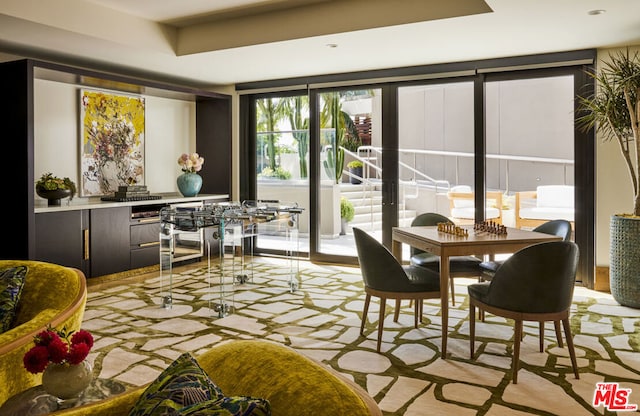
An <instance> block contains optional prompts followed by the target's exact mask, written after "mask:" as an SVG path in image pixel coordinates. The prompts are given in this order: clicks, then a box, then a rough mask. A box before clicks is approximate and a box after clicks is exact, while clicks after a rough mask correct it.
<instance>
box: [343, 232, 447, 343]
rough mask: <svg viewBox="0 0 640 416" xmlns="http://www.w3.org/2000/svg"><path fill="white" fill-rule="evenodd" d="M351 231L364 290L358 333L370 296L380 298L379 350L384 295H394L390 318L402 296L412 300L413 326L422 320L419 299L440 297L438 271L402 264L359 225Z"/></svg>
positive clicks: (363, 322) (365, 317)
mask: <svg viewBox="0 0 640 416" xmlns="http://www.w3.org/2000/svg"><path fill="white" fill-rule="evenodd" d="M353 235H354V237H355V241H356V249H357V251H358V261H359V263H360V270H361V272H362V279H363V281H364V291H365V294H366V297H365V301H364V311H363V312H362V323H361V325H360V335H364V325H365V321H366V319H367V312H368V311H369V303H370V302H371V297H372V296H375V297H378V298H380V312H379V316H378V343H377V347H376V350H377V351H378V352H380V345H381V343H382V331H383V327H384V317H385V309H386V301H387V299H395V300H396V302H397V303H396V310H395V319H394V320H396V321H397V318H398V313H399V308H398V307H397V305H398V302H399V301H400V300H403V299H409V300H412V301H415V302H414V306H415V310H414V325H415V327H416V328H417V327H418V322H419V321H422V304H423V302H422V301H423V300H424V299H435V298H439V297H440V275H439V273H436V272H433V271H431V270H429V269H426V268H423V267H415V266H410V265H409V266H402V265H401V264H400V263H399V262H398V260H397V259H396V258H395V257H394V256H393V254H391V252H390V251H389V250H388V249H387V248H386V247H385V246H383V245H382V244H381V243H380V242H378V240H376V239H375V238H373V237H372V236H370V235H369V234H367V233H366V232H365V231H362V230H361V229H359V228H353Z"/></svg>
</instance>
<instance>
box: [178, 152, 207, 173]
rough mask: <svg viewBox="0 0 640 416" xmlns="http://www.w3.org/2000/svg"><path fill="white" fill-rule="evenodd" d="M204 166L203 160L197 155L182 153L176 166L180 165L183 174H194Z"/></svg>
mask: <svg viewBox="0 0 640 416" xmlns="http://www.w3.org/2000/svg"><path fill="white" fill-rule="evenodd" d="M203 164H204V158H203V157H200V155H199V154H197V153H191V154H187V153H183V154H182V155H181V156H180V157H179V158H178V165H180V167H181V169H182V171H183V172H185V173H195V172H199V171H200V169H202V165H203Z"/></svg>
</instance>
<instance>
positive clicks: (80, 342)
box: [23, 327, 93, 374]
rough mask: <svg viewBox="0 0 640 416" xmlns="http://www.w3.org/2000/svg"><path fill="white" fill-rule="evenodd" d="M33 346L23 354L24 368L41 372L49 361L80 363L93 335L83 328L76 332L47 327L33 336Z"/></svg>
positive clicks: (91, 345)
mask: <svg viewBox="0 0 640 416" xmlns="http://www.w3.org/2000/svg"><path fill="white" fill-rule="evenodd" d="M34 343H35V346H34V347H33V348H31V349H30V350H29V351H27V353H26V354H25V355H24V358H23V363H24V368H26V369H27V371H29V372H30V373H34V374H36V373H41V372H43V371H44V370H45V368H47V366H48V365H49V363H55V364H64V363H68V364H71V365H77V364H80V363H81V362H82V361H84V359H85V358H87V355H89V351H91V347H93V336H91V333H89V332H88V331H85V330H80V331H78V332H75V333H74V331H69V332H66V330H65V329H64V328H63V329H62V331H58V330H56V329H54V328H51V327H48V328H47V329H46V330H45V331H42V332H40V333H39V334H38V335H36V336H35V337H34Z"/></svg>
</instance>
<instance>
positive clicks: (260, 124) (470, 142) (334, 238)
mask: <svg viewBox="0 0 640 416" xmlns="http://www.w3.org/2000/svg"><path fill="white" fill-rule="evenodd" d="M594 57H595V53H594V52H593V51H576V52H567V53H563V54H555V55H549V56H546V55H544V56H540V57H525V58H504V59H498V60H495V62H494V61H491V62H480V63H477V62H468V63H460V64H445V65H442V66H436V67H425V68H424V71H425V73H424V74H423V75H422V76H421V75H420V73H419V70H418V69H416V68H398V69H395V70H389V71H383V72H384V75H385V77H382V78H380V77H379V76H378V75H379V73H375V75H374V74H369V73H357V74H341V75H340V76H338V78H339V82H336V76H318V77H312V78H311V79H305V80H304V81H302V80H300V79H294V80H291V86H292V87H294V86H295V87H296V88H300V85H301V84H305V90H306V94H305V93H298V95H293V93H283V94H282V95H281V96H277V95H275V93H273V92H269V93H268V95H260V94H252V93H250V92H242V90H243V89H246V90H251V89H253V88H257V89H260V88H267V89H269V90H270V91H273V90H274V88H275V89H277V88H278V87H277V86H278V85H280V86H281V85H283V82H284V83H285V84H286V82H285V81H283V80H280V81H279V82H277V83H275V84H274V85H271V84H270V83H269V82H268V81H265V82H259V83H252V84H247V85H242V86H238V87H237V88H238V89H239V91H241V96H248V97H249V99H241V128H243V126H244V130H243V131H244V134H243V133H242V131H241V143H244V146H245V147H244V148H250V149H252V150H251V151H252V152H253V153H255V160H254V161H250V162H249V163H248V164H247V166H250V167H251V169H252V172H250V174H251V175H253V178H254V181H255V185H252V184H251V183H250V182H246V183H245V182H243V181H242V180H241V195H245V196H247V197H253V198H260V199H263V198H264V199H279V200H295V201H296V202H298V203H300V205H301V206H303V207H304V208H305V214H304V215H303V217H304V221H307V222H306V223H304V224H301V227H300V230H301V234H300V235H301V236H302V237H303V238H306V240H305V243H306V242H307V241H308V245H305V247H308V252H309V255H310V257H311V259H312V260H319V261H337V262H345V261H344V259H346V258H351V260H350V261H346V262H355V260H356V258H355V255H356V253H355V247H354V244H353V239H352V234H351V230H352V228H353V227H360V228H364V229H366V230H367V231H368V232H370V233H371V234H372V235H374V236H375V237H376V238H378V239H379V240H380V241H383V242H385V243H389V242H390V234H391V232H390V231H391V228H392V227H394V226H404V225H408V224H409V223H410V221H411V219H412V218H413V217H414V216H415V215H416V214H418V213H422V212H426V211H435V212H440V213H442V214H444V215H446V216H448V217H449V218H451V219H452V220H453V221H455V222H457V223H471V222H473V221H477V220H479V219H487V220H494V221H497V222H501V223H503V224H505V225H507V226H521V227H527V228H533V227H534V226H535V221H530V222H524V223H520V222H519V223H518V224H516V219H519V217H518V213H519V212H516V211H517V210H516V204H520V207H521V208H530V209H533V210H532V211H535V208H538V207H539V205H540V204H542V205H544V204H550V206H552V208H554V209H555V208H559V211H563V212H568V211H570V212H571V213H573V217H571V216H568V217H567V219H569V220H573V222H574V224H575V229H576V230H577V232H576V233H575V234H574V238H575V241H576V242H577V243H578V244H579V245H580V250H581V260H580V261H581V266H580V270H581V271H580V273H581V274H582V275H583V276H586V278H587V280H586V284H587V286H588V284H589V281H592V280H589V279H592V276H593V262H594V248H593V242H594V241H593V233H594V230H593V217H594V212H593V198H594V189H593V174H594V163H593V160H594V149H593V142H594V137H593V134H591V133H584V132H582V133H581V132H579V131H578V130H576V127H575V124H574V119H575V114H574V106H575V97H576V96H577V95H578V94H579V93H580V91H583V92H584V91H585V90H584V88H585V87H589V85H592V83H591V81H590V80H589V79H588V77H587V76H586V75H584V71H585V69H586V68H587V67H588V65H591V64H592V63H593V60H594ZM556 59H557V60H556ZM544 62H546V64H545V63H544ZM558 62H561V64H558ZM545 65H548V68H546V69H545V68H544V66H545ZM583 65H585V66H583ZM532 68H535V69H532ZM430 71H435V72H430ZM368 75H369V76H370V77H369V78H367V76H368ZM386 77H388V78H386ZM363 80H364V81H365V82H363ZM367 80H369V81H371V80H375V82H373V83H372V82H369V83H367ZM336 83H337V84H339V87H335V86H332V85H333V84H336ZM365 85H366V87H363V86H365ZM283 88H285V89H286V87H283ZM303 91H304V90H303ZM296 102H297V103H298V104H299V105H297V104H295V103H296ZM242 103H248V105H246V106H244V107H243V106H242ZM251 103H253V104H251ZM285 103H290V104H288V105H286V104H285ZM252 105H253V107H252ZM303 109H304V111H306V113H305V114H307V116H304V115H300V114H302V111H303ZM267 114H270V115H274V116H275V117H274V118H273V119H269V117H265V115H267ZM247 115H252V117H253V118H254V122H255V125H254V126H253V127H252V126H251V125H250V123H248V124H247V123H245V122H243V121H242V120H245V121H246V120H247V118H246V117H247ZM296 117H298V118H296ZM296 120H298V121H296ZM305 123H306V124H305ZM358 128H360V130H358ZM363 132H364V136H361V135H362V134H363ZM363 137H366V140H363ZM305 139H306V144H307V146H308V148H307V150H306V151H307V152H308V153H307V156H305V157H301V156H300V155H301V154H304V152H305V150H304V149H303V147H304V146H302V145H303V143H305ZM253 146H255V152H254V150H253ZM301 146H302V147H301ZM242 148H243V147H242V145H241V150H242ZM383 160H384V165H385V169H386V170H384V171H383V169H382V161H383ZM350 162H353V163H350ZM305 165H306V169H307V172H306V175H307V176H306V177H305V176H304V175H305V174H304V171H305V168H304V166H305ZM351 167H353V168H357V167H360V168H361V169H362V170H361V171H356V170H353V171H352V170H351V169H350V168H351ZM356 172H357V173H356ZM289 175H290V176H289ZM352 181H353V182H354V183H351V182H352ZM355 182H360V183H355ZM295 186H299V187H300V188H301V189H299V191H302V193H290V192H289V189H290V188H294V187H295ZM545 187H546V188H545ZM478 189H482V190H483V192H482V194H481V195H479V194H478V192H477V190H478ZM352 191H353V193H352V194H351V195H348V194H347V193H349V192H352ZM545 191H551V192H546V193H545ZM345 199H347V200H350V204H348V203H346V204H347V205H351V208H352V209H347V212H351V214H352V215H353V217H351V214H349V215H348V216H349V219H350V221H348V222H347V224H343V221H341V214H342V216H344V212H345V210H344V208H343V209H341V201H344V200H345ZM574 201H575V203H574ZM482 202H483V204H481V205H482V206H481V207H480V209H478V208H477V207H476V204H478V203H482ZM344 204H345V202H343V203H342V205H343V206H344ZM554 204H555V205H557V206H555V205H554ZM543 208H545V209H546V208H547V207H543ZM543 211H544V210H543ZM549 215H554V216H555V215H557V214H549ZM543 219H544V218H543ZM546 219H551V218H546ZM266 241H267V240H266V239H263V242H266ZM270 244H272V243H271V242H269V244H266V245H263V248H265V249H270V247H269V245H270ZM272 248H273V247H271V249H272ZM583 281H585V280H583Z"/></svg>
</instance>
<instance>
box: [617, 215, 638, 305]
mask: <svg viewBox="0 0 640 416" xmlns="http://www.w3.org/2000/svg"><path fill="white" fill-rule="evenodd" d="M610 225H611V227H610V231H611V247H610V248H611V252H610V259H609V261H610V270H609V284H610V287H611V295H613V298H614V299H615V300H616V301H617V302H618V303H619V304H621V305H624V306H629V307H632V308H640V218H633V217H623V216H618V215H614V216H612V217H611V224H610Z"/></svg>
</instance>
